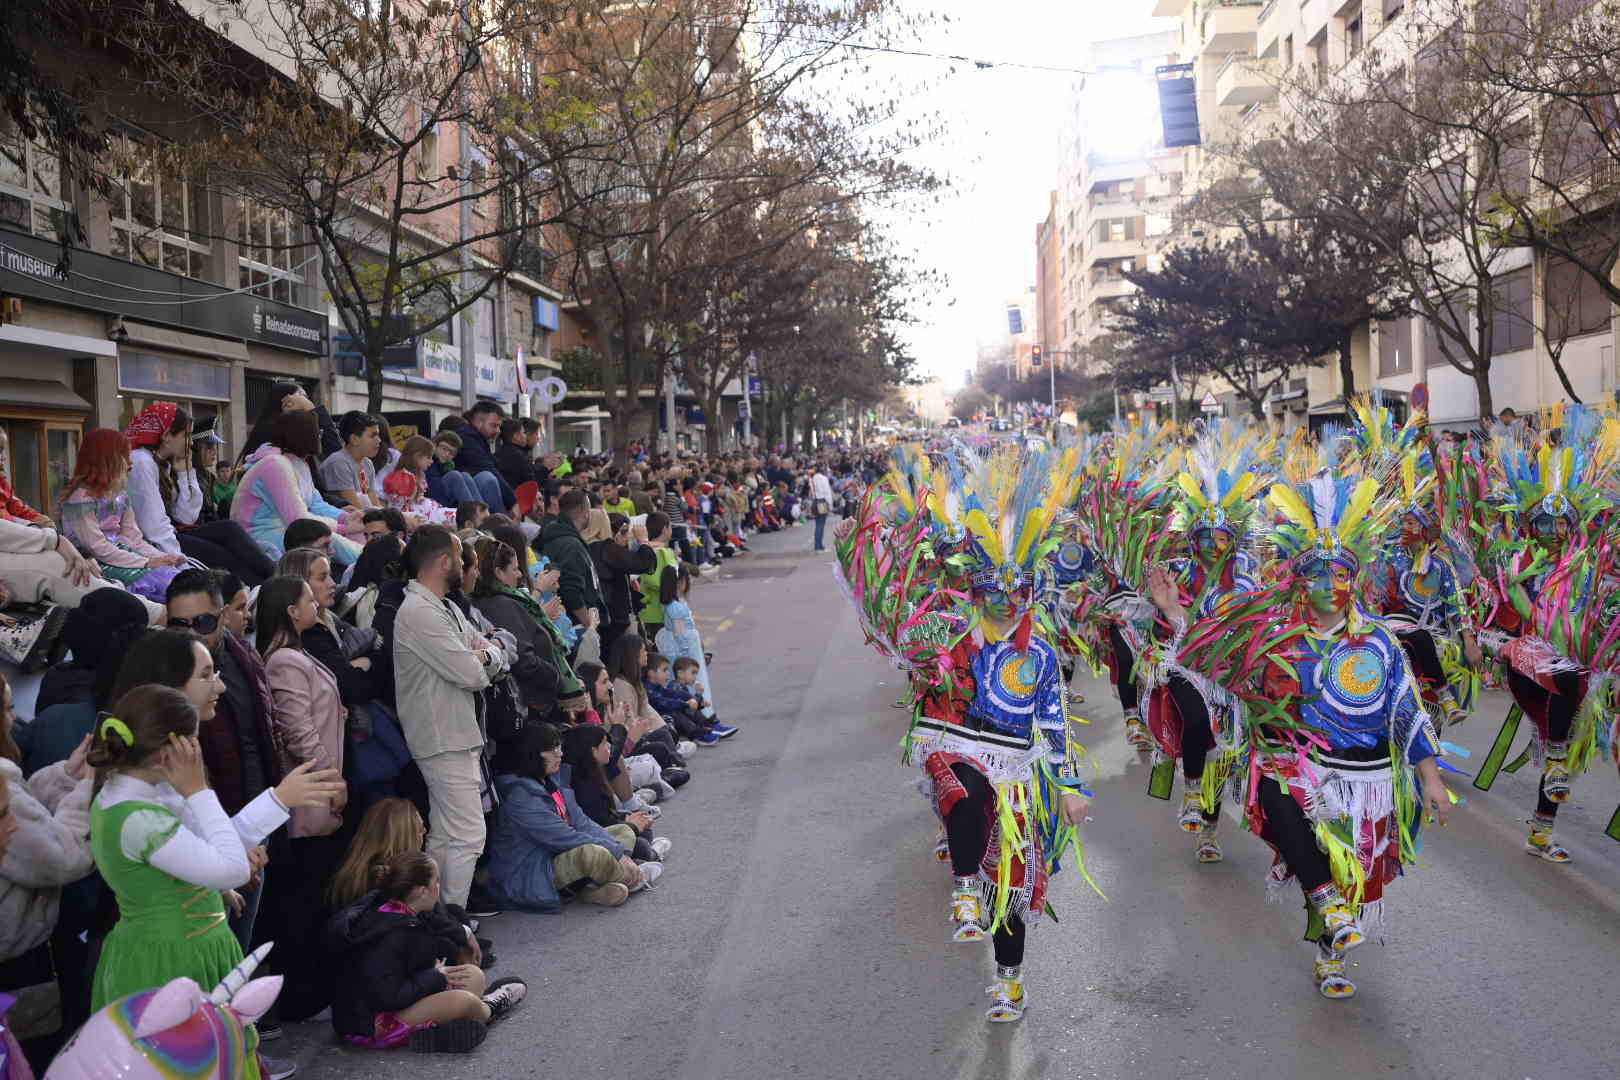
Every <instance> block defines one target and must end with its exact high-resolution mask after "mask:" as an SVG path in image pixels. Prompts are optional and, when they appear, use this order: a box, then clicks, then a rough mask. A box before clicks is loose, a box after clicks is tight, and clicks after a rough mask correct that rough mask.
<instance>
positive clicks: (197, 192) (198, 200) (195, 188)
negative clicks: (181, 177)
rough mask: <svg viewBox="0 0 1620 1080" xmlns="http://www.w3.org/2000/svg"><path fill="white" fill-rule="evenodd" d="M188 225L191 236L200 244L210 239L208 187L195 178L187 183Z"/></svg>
mask: <svg viewBox="0 0 1620 1080" xmlns="http://www.w3.org/2000/svg"><path fill="white" fill-rule="evenodd" d="M186 198H187V206H186V226H187V228H188V229H189V230H190V231H191V238H192V239H193V240H195V241H197V242H198V243H200V244H206V243H208V240H209V230H208V224H209V222H208V189H207V188H206V187H204V186H203V185H202V184H199V183H197V182H196V181H195V180H192V181H189V182H188V183H187V184H186Z"/></svg>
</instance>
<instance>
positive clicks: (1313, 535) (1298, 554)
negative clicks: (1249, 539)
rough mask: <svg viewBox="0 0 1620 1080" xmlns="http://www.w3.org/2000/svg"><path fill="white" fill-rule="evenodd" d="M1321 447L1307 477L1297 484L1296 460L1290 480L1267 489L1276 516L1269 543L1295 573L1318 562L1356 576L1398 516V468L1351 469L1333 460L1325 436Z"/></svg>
mask: <svg viewBox="0 0 1620 1080" xmlns="http://www.w3.org/2000/svg"><path fill="white" fill-rule="evenodd" d="M1322 443H1323V444H1324V445H1321V446H1320V447H1319V449H1318V451H1317V456H1316V465H1317V467H1316V468H1315V469H1314V470H1312V471H1311V475H1309V476H1308V477H1306V478H1304V479H1300V478H1299V473H1300V471H1302V470H1303V467H1304V464H1305V462H1304V461H1303V460H1301V458H1300V457H1298V456H1296V457H1295V459H1293V460H1292V461H1291V462H1290V468H1289V470H1288V471H1289V473H1290V475H1289V476H1288V477H1286V478H1285V479H1284V480H1282V481H1279V482H1278V483H1275V484H1273V485H1272V486H1271V491H1270V493H1269V495H1268V501H1269V502H1270V504H1271V506H1272V508H1273V509H1275V510H1276V512H1277V515H1278V516H1277V518H1276V519H1275V520H1274V521H1273V523H1272V525H1271V534H1270V540H1271V542H1272V544H1273V545H1274V546H1275V547H1276V549H1277V552H1278V554H1279V555H1280V556H1281V557H1282V558H1283V559H1285V560H1287V561H1288V562H1290V563H1291V564H1292V565H1293V567H1294V570H1295V572H1304V571H1307V570H1308V569H1309V568H1310V567H1311V566H1312V565H1313V564H1316V563H1319V562H1326V563H1337V564H1338V565H1341V566H1345V567H1347V568H1349V569H1350V570H1351V572H1352V573H1355V572H1359V571H1360V569H1361V567H1363V566H1365V565H1366V564H1367V562H1368V560H1369V558H1370V557H1371V555H1372V554H1373V552H1374V549H1375V548H1376V547H1377V545H1378V544H1379V542H1380V541H1381V540H1382V538H1383V536H1384V534H1385V532H1386V531H1387V530H1388V528H1389V526H1390V523H1391V522H1392V521H1393V520H1394V519H1395V517H1396V516H1397V515H1398V514H1399V513H1400V511H1401V507H1402V505H1403V501H1402V497H1403V491H1402V488H1401V486H1400V485H1399V484H1398V483H1395V482H1393V481H1394V474H1395V473H1396V472H1398V471H1399V470H1400V467H1401V462H1400V460H1398V459H1386V460H1385V461H1383V462H1380V466H1381V471H1380V470H1375V469H1372V468H1369V467H1368V466H1367V465H1366V463H1359V467H1352V465H1351V463H1348V462H1343V461H1338V460H1335V455H1334V452H1333V448H1332V446H1331V445H1327V444H1328V439H1327V437H1326V435H1325V434H1324V438H1323V440H1322Z"/></svg>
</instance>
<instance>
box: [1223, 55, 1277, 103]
mask: <svg viewBox="0 0 1620 1080" xmlns="http://www.w3.org/2000/svg"><path fill="white" fill-rule="evenodd" d="M1276 97H1277V61H1275V60H1256V59H1255V58H1254V57H1252V56H1250V55H1248V54H1247V53H1233V54H1232V55H1230V56H1228V57H1227V58H1226V63H1224V64H1222V65H1221V70H1220V72H1219V73H1217V74H1216V76H1215V102H1216V104H1218V105H1256V104H1259V103H1260V102H1262V101H1272V100H1274V99H1275V98H1276Z"/></svg>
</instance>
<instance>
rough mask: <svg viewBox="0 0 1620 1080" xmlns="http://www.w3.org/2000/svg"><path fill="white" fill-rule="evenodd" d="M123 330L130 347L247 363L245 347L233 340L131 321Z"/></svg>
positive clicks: (125, 321) (126, 320)
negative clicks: (142, 347) (126, 334)
mask: <svg viewBox="0 0 1620 1080" xmlns="http://www.w3.org/2000/svg"><path fill="white" fill-rule="evenodd" d="M124 329H125V330H127V331H129V336H128V337H126V338H125V339H124V342H125V343H126V344H129V345H144V346H146V347H148V348H153V349H168V350H169V351H170V352H178V353H189V354H191V355H192V356H206V357H208V358H210V359H213V360H235V361H237V362H238V363H242V364H245V363H247V362H248V349H247V345H245V344H244V343H243V342H241V341H237V340H235V339H233V338H216V337H204V336H203V335H201V334H188V333H186V332H185V331H184V330H170V329H168V328H167V327H163V326H152V325H151V324H149V323H139V322H134V321H133V320H130V319H125V320H124Z"/></svg>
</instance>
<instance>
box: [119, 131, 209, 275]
mask: <svg viewBox="0 0 1620 1080" xmlns="http://www.w3.org/2000/svg"><path fill="white" fill-rule="evenodd" d="M122 151H123V153H124V155H125V160H126V161H127V162H128V170H127V171H126V172H125V173H124V176H123V182H122V184H121V185H119V186H118V187H116V188H115V189H114V190H113V193H112V253H113V255H115V256H116V257H118V258H120V259H128V260H129V261H130V262H136V263H141V264H143V265H145V266H153V267H157V268H158V269H160V270H167V271H168V272H169V273H171V274H179V275H181V276H183V277H192V278H205V277H207V266H208V248H209V245H208V192H207V189H206V188H204V187H203V186H202V185H201V184H198V183H195V182H193V181H190V180H187V179H185V178H183V177H179V176H176V175H173V174H172V171H171V172H167V173H166V172H165V171H164V170H163V169H161V168H160V167H159V163H158V152H157V149H156V147H155V146H153V145H150V144H147V143H142V142H137V141H135V140H134V139H125V140H123V145H122Z"/></svg>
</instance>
